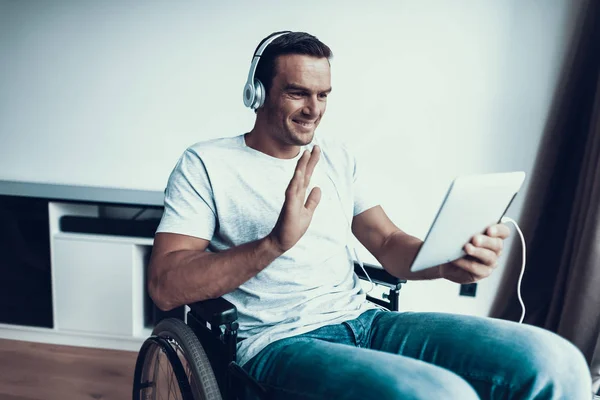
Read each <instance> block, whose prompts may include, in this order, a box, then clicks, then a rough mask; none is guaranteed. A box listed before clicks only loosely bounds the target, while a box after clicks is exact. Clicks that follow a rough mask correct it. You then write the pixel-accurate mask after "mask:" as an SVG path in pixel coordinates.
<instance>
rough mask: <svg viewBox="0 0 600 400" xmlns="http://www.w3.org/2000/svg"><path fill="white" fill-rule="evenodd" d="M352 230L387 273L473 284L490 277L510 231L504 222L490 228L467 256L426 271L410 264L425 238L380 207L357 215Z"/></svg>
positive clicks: (472, 243)
mask: <svg viewBox="0 0 600 400" xmlns="http://www.w3.org/2000/svg"><path fill="white" fill-rule="evenodd" d="M352 232H353V233H354V235H355V236H356V237H357V238H358V240H359V241H360V242H361V243H362V244H363V245H364V246H365V247H366V248H367V250H369V251H370V252H371V253H372V254H373V255H374V256H375V257H376V258H377V260H378V261H379V262H380V263H381V265H382V266H383V267H384V268H385V270H386V271H387V272H389V273H390V274H392V275H394V276H396V277H398V278H403V279H411V280H421V279H437V278H444V279H447V280H449V281H452V282H456V283H473V282H477V281H479V280H481V279H483V278H486V277H488V276H489V275H490V274H491V273H492V271H493V270H494V268H496V265H497V261H498V257H500V254H501V252H502V247H503V241H504V239H506V238H507V237H508V236H509V234H510V231H509V229H508V227H507V226H506V225H504V224H495V225H492V226H490V227H488V228H487V229H486V231H485V233H484V234H478V235H475V236H473V237H472V238H471V241H470V242H469V243H466V244H465V246H464V250H465V252H466V254H467V255H466V256H465V257H462V258H459V259H458V260H454V261H452V262H448V263H445V264H441V265H438V266H436V267H432V268H429V269H426V270H422V271H418V272H411V271H410V265H411V264H412V262H413V260H414V258H415V257H416V255H417V252H418V251H419V248H420V247H421V245H422V243H423V242H422V241H421V240H420V239H418V238H416V237H414V236H411V235H408V234H406V233H404V232H402V231H401V230H400V229H398V227H396V225H394V224H393V223H392V221H390V219H389V218H388V216H387V215H386V214H385V212H384V211H383V209H382V208H381V207H380V206H377V207H373V208H371V209H369V210H366V211H365V212H363V213H361V214H359V215H357V216H356V217H354V220H353V221H352Z"/></svg>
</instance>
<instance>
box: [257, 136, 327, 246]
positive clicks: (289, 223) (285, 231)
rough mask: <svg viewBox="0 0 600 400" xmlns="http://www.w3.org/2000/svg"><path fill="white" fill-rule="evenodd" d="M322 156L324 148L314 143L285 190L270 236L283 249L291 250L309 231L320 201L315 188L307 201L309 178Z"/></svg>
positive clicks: (303, 156) (305, 153)
mask: <svg viewBox="0 0 600 400" xmlns="http://www.w3.org/2000/svg"><path fill="white" fill-rule="evenodd" d="M320 156H321V149H320V148H319V147H318V146H314V147H313V150H312V152H309V151H308V150H305V151H304V153H303V154H302V156H301V157H300V159H299V160H298V164H296V170H295V171H294V176H293V177H292V180H291V181H290V183H289V185H288V187H287V189H286V191H285V201H284V203H283V207H282V208H281V212H280V213H279V218H278V219H277V223H276V224H275V227H274V228H273V230H272V231H271V233H270V235H269V237H270V239H271V240H272V242H273V243H274V244H275V245H276V246H277V248H278V249H279V250H281V251H282V252H286V251H288V250H289V249H291V248H292V247H293V246H294V245H295V244H296V243H297V242H298V240H300V238H301V237H302V236H303V235H304V234H305V233H306V230H307V229H308V226H309V225H310V221H311V220H312V217H313V214H314V212H315V209H316V208H317V205H318V204H319V201H320V200H321V189H319V188H318V187H314V188H313V189H312V190H311V191H310V194H309V195H308V198H307V199H306V202H304V197H305V196H306V190H307V189H308V185H309V184H310V178H311V177H312V174H313V171H314V170H315V166H316V165H317V162H318V161H319V158H320Z"/></svg>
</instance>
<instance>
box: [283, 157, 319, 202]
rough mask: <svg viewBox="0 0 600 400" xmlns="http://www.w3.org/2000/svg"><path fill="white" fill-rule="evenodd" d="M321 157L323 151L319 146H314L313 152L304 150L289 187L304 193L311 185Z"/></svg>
mask: <svg viewBox="0 0 600 400" xmlns="http://www.w3.org/2000/svg"><path fill="white" fill-rule="evenodd" d="M320 157H321V149H320V148H319V146H314V147H313V150H312V152H310V151H308V150H304V152H303V153H302V156H300V159H299V160H298V163H297V164H296V170H295V171H294V177H293V178H292V181H291V182H290V185H289V186H288V187H289V188H291V189H292V190H294V191H302V193H303V195H304V193H305V192H304V191H305V190H306V188H308V185H309V184H310V178H311V177H312V174H313V172H314V170H315V166H316V165H317V162H319V159H320Z"/></svg>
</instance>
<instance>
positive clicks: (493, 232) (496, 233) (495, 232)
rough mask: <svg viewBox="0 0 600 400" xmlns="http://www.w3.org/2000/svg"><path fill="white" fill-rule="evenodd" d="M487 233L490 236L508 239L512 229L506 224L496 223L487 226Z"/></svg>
mask: <svg viewBox="0 0 600 400" xmlns="http://www.w3.org/2000/svg"><path fill="white" fill-rule="evenodd" d="M485 233H486V235H488V236H490V237H497V238H500V239H506V238H507V237H509V236H510V229H509V228H508V226H506V225H505V224H495V225H492V226H490V227H489V228H487V230H486V231H485Z"/></svg>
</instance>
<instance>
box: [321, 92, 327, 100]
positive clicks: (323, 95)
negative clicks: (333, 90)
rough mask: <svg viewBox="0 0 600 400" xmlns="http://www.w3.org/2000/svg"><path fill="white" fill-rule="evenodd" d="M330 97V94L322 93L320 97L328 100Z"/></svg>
mask: <svg viewBox="0 0 600 400" xmlns="http://www.w3.org/2000/svg"><path fill="white" fill-rule="evenodd" d="M328 95H329V93H321V94H320V95H319V97H320V98H322V99H326V98H327V96H328Z"/></svg>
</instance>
